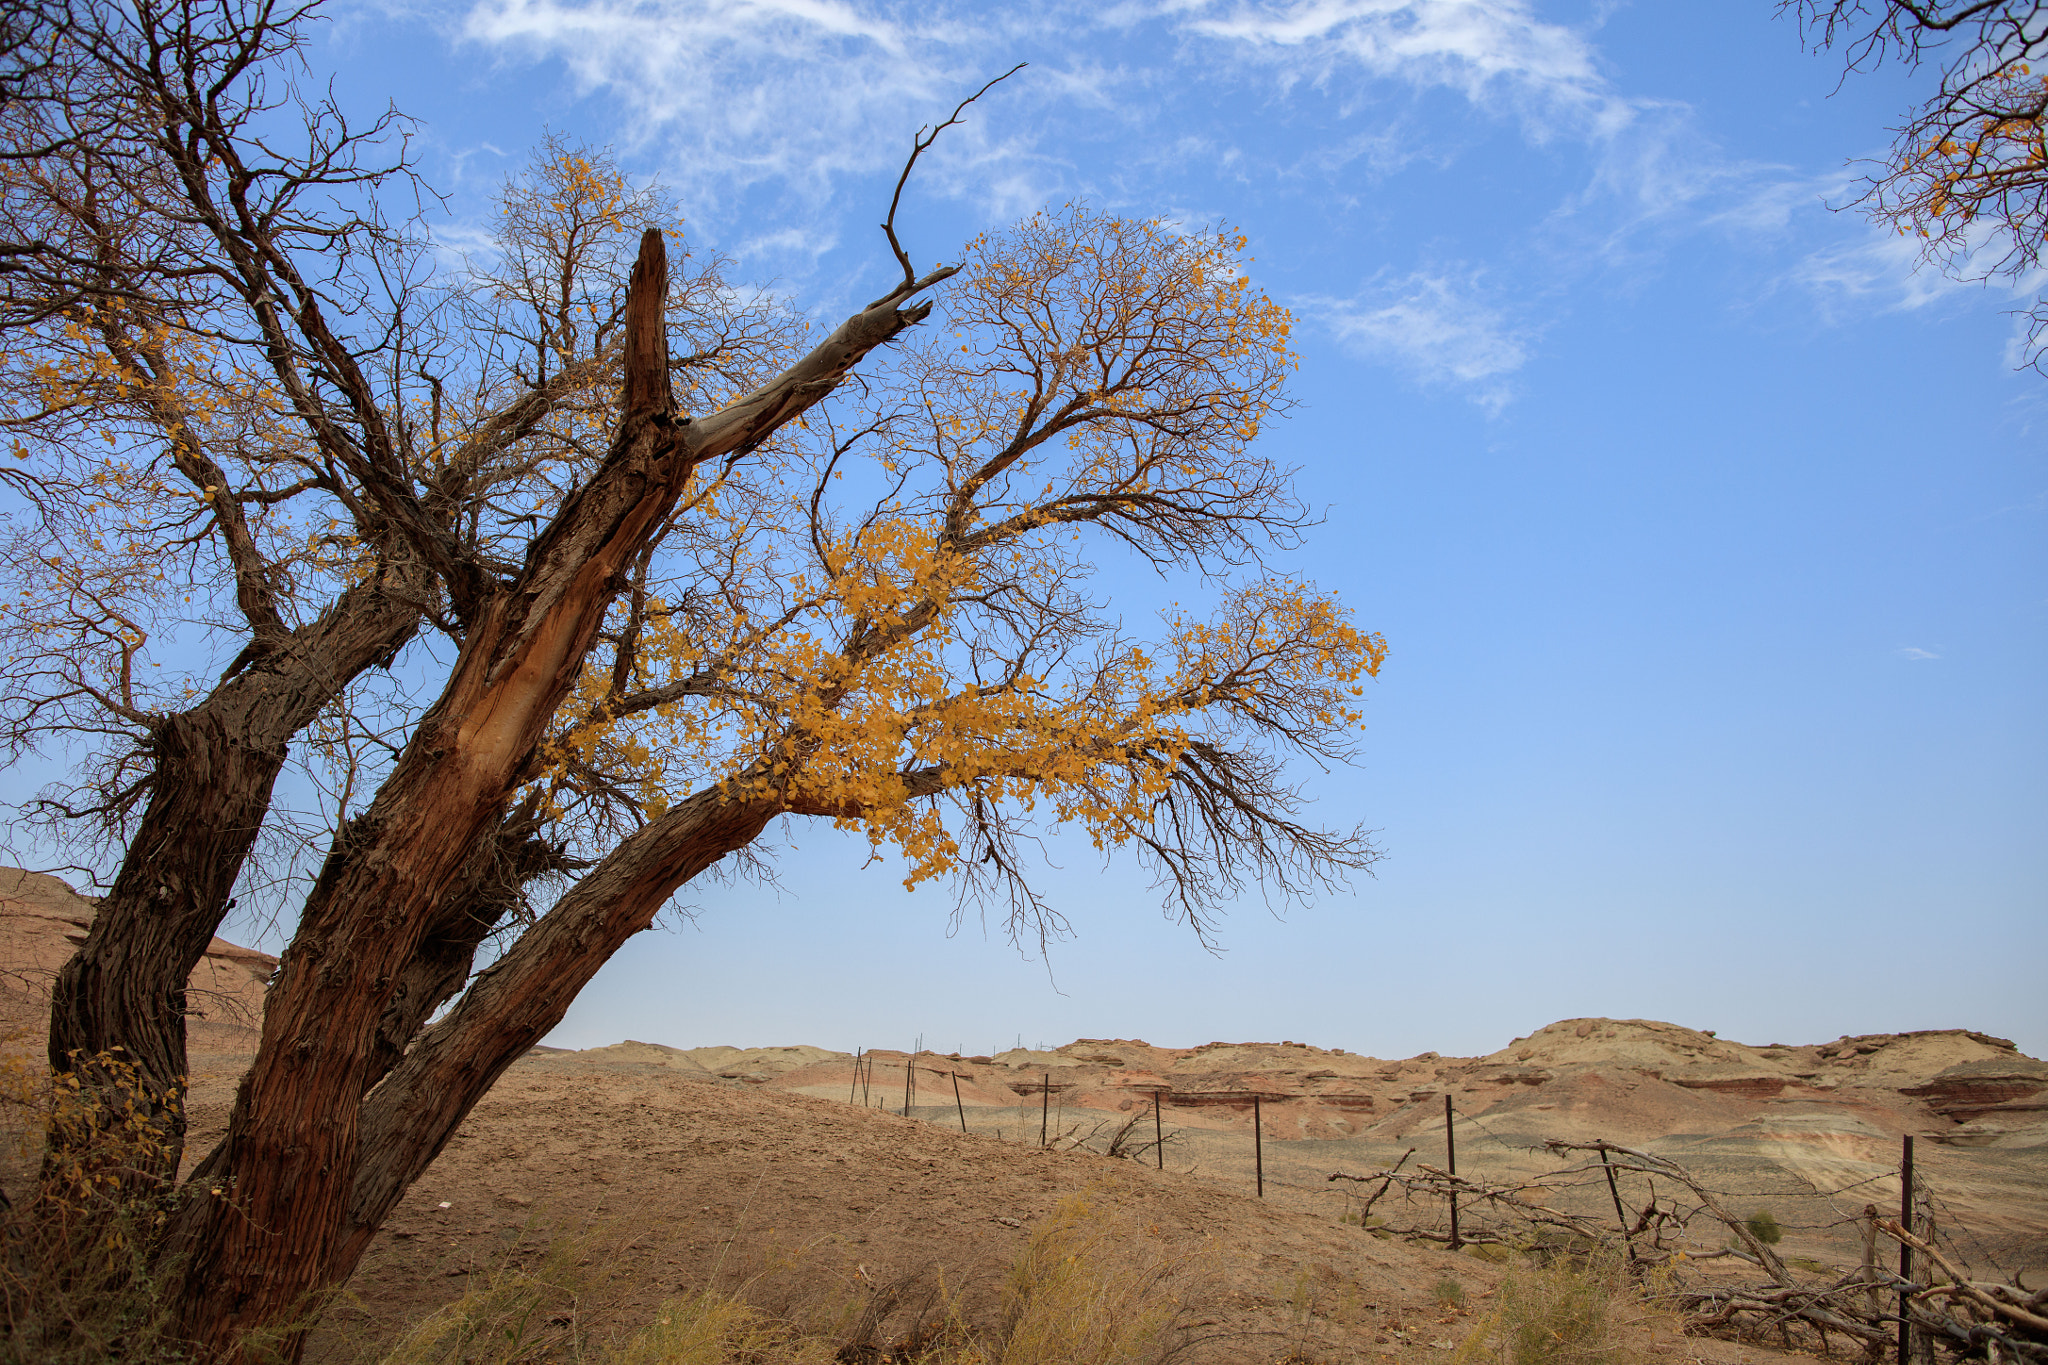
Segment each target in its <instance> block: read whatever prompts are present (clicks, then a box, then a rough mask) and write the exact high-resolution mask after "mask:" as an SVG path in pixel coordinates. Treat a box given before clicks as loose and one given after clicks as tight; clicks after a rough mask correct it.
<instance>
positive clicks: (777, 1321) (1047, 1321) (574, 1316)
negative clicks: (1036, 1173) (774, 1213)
mask: <svg viewBox="0 0 2048 1365" xmlns="http://www.w3.org/2000/svg"><path fill="white" fill-rule="evenodd" d="M617 1259H618V1258H617V1257H616V1256H615V1255H608V1254H606V1253H605V1252H604V1251H603V1250H602V1249H601V1248H600V1247H598V1246H597V1245H596V1244H595V1243H594V1241H593V1239H592V1238H591V1237H590V1236H589V1235H587V1234H586V1235H581V1236H560V1237H557V1238H555V1239H553V1240H552V1241H551V1242H550V1243H549V1245H548V1249H547V1252H546V1253H545V1255H544V1256H543V1257H542V1258H541V1259H539V1260H538V1261H535V1262H532V1263H530V1264H526V1265H511V1264H506V1265H503V1266H500V1267H499V1268H497V1269H495V1270H492V1271H489V1272H486V1273H484V1274H482V1275H480V1276H477V1277H476V1279H475V1282H474V1283H472V1285H471V1287H470V1288H469V1290H468V1292H466V1293H465V1294H464V1295H463V1296H462V1297H461V1298H460V1299H458V1300H456V1301H455V1302H454V1303H452V1304H449V1305H448V1306H447V1307H446V1308H443V1309H442V1310H440V1311H439V1312H437V1313H435V1314H433V1315H432V1316H430V1317H429V1318H427V1319H426V1320H425V1321H423V1322H421V1323H419V1324H418V1325H417V1326H415V1327H414V1328H413V1329H412V1330H411V1331H410V1332H408V1333H407V1334H406V1335H405V1336H404V1337H402V1338H401V1339H400V1340H399V1341H398V1342H397V1343H396V1344H395V1345H394V1346H393V1347H392V1348H391V1349H390V1350H389V1351H387V1352H386V1353H384V1354H383V1355H382V1356H381V1358H380V1360H379V1362H378V1365H539V1363H540V1362H550V1361H565V1362H566V1361H577V1362H590V1363H591V1365H866V1363H867V1362H885V1361H914V1362H918V1365H1154V1363H1155V1362H1164V1361H1166V1360H1168V1359H1169V1358H1171V1357H1172V1356H1173V1355H1174V1354H1175V1353H1176V1352H1177V1350H1178V1349H1179V1348H1180V1347H1181V1346H1182V1345H1183V1344H1185V1332H1184V1327H1185V1324H1186V1322H1187V1320H1188V1308H1187V1303H1188V1301H1189V1298H1190V1296H1191V1295H1192V1294H1195V1293H1198V1292H1199V1291H1200V1290H1201V1289H1202V1288H1203V1287H1204V1284H1205V1281H1206V1279H1207V1277H1208V1275H1209V1273H1210V1270H1209V1265H1208V1262H1209V1259H1210V1257H1209V1255H1208V1253H1207V1252H1206V1250H1204V1251H1198V1252H1196V1253H1195V1254H1193V1255H1178V1256H1176V1255H1173V1254H1171V1253H1169V1252H1168V1251H1167V1250H1166V1248H1165V1246H1164V1244H1163V1242H1162V1241H1161V1239H1160V1238H1159V1237H1158V1236H1157V1235H1156V1230H1152V1229H1148V1228H1145V1227H1143V1226H1140V1225H1139V1224H1138V1222H1137V1220H1136V1219H1135V1218H1133V1217H1132V1216H1130V1215H1129V1214H1128V1213H1126V1212H1125V1211H1123V1210H1121V1209H1119V1208H1118V1207H1117V1206H1116V1205H1115V1204H1114V1203H1112V1202H1109V1201H1107V1200H1104V1199H1101V1198H1098V1197H1092V1196H1090V1195H1079V1196H1075V1197H1072V1198H1069V1199H1067V1200H1066V1201H1064V1202H1063V1203H1062V1204H1061V1205H1060V1206H1059V1207H1058V1208H1057V1209H1056V1210H1055V1211H1054V1212H1053V1213H1052V1214H1051V1215H1050V1216H1049V1217H1047V1218H1046V1219H1045V1220H1044V1221H1042V1222H1040V1223H1039V1224H1037V1225H1036V1226H1035V1227H1034V1228H1033V1229H1032V1230H1031V1234H1030V1237H1029V1240H1028V1241H1027V1242H1026V1244H1025V1247H1024V1249H1023V1251H1022V1252H1021V1253H1019V1255H1018V1257H1017V1259H1016V1261H1015V1263H1014V1264H1013V1265H1012V1266H1011V1267H1010V1271H1009V1274H1008V1276H1007V1278H1006V1280H1005V1283H1004V1287H1003V1297H1002V1308H1001V1311H1000V1314H999V1316H998V1318H997V1319H996V1320H994V1321H992V1322H987V1323H976V1322H971V1321H969V1320H968V1319H967V1317H966V1316H965V1314H964V1312H963V1308H962V1299H961V1296H959V1295H958V1294H955V1293H952V1292H950V1291H949V1289H948V1286H947V1284H946V1282H945V1279H944V1277H943V1276H942V1275H941V1274H939V1273H938V1272H936V1271H920V1272H915V1273H912V1274H909V1275H905V1276H902V1277H899V1278H896V1279H894V1280H890V1281H887V1282H876V1281H873V1280H870V1279H869V1278H868V1277H867V1275H866V1272H865V1271H862V1270H858V1269H857V1270H856V1271H855V1272H854V1273H853V1274H852V1275H851V1276H848V1275H843V1274H840V1273H837V1272H835V1271H832V1270H829V1269H827V1268H826V1267H824V1266H823V1265H822V1264H820V1263H819V1258H814V1257H811V1256H808V1255H806V1254H805V1253H803V1252H791V1253H782V1254H779V1255H777V1256H775V1257H772V1258H771V1259H770V1261H769V1263H768V1264H766V1265H764V1266H763V1267H761V1268H760V1269H758V1270H757V1271H755V1272H754V1273H752V1274H749V1275H748V1276H746V1277H745V1278H744V1279H743V1280H742V1281H741V1282H740V1283H739V1284H738V1285H737V1286H735V1287H733V1288H731V1289H729V1290H719V1289H706V1290H703V1291H701V1292H698V1293H694V1294H686V1295H683V1296H680V1297H678V1298H675V1299H671V1300H670V1301H668V1302H667V1303H665V1304H663V1305H662V1307H661V1308H660V1309H659V1310H658V1311H657V1312H656V1314H655V1316H654V1320H653V1321H652V1322H650V1323H648V1324H647V1325H646V1326H645V1327H643V1328H641V1329H640V1330H639V1331H637V1332H635V1333H633V1334H632V1335H630V1336H627V1337H624V1338H623V1339H619V1340H614V1341H601V1340H596V1339H594V1338H593V1337H592V1335H591V1334H590V1333H588V1332H586V1331H584V1330H583V1329H582V1327H581V1323H582V1320H583V1318H584V1316H585V1313H586V1310H587V1309H588V1308H589V1307H590V1306H591V1305H593V1304H595V1303H598V1302H601V1301H603V1300H605V1299H606V1298H608V1297H609V1295H610V1288H611V1286H612V1282H613V1280H614V1279H615V1276H616V1273H617V1272H616V1270H615V1266H616V1264H617Z"/></svg>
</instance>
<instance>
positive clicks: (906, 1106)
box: [903, 1052, 917, 1118]
mask: <svg viewBox="0 0 2048 1365" xmlns="http://www.w3.org/2000/svg"><path fill="white" fill-rule="evenodd" d="M916 1074H917V1054H916V1053H915V1052H913V1053H911V1054H910V1058H909V1060H907V1061H905V1062H904V1063H903V1117H904V1118H909V1117H910V1078H911V1077H912V1076H915V1075H916Z"/></svg>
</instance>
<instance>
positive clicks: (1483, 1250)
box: [1465, 1242, 1515, 1265]
mask: <svg viewBox="0 0 2048 1365" xmlns="http://www.w3.org/2000/svg"><path fill="white" fill-rule="evenodd" d="M1465 1254H1466V1255H1467V1256H1470V1257H1471V1258H1472V1259H1473V1260H1475V1261H1484V1262H1486V1263H1487V1264H1488V1265H1506V1264H1507V1263H1508V1262H1509V1261H1512V1260H1514V1259H1515V1253H1514V1251H1513V1249H1512V1248H1510V1247H1506V1246H1503V1245H1501V1244H1500V1243H1499V1242H1475V1243H1473V1244H1472V1245H1470V1246H1467V1247H1466V1248H1465Z"/></svg>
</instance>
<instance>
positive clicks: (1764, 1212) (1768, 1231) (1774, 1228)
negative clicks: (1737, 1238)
mask: <svg viewBox="0 0 2048 1365" xmlns="http://www.w3.org/2000/svg"><path fill="white" fill-rule="evenodd" d="M1742 1225H1743V1226H1744V1227H1746V1228H1748V1229H1749V1235H1750V1236H1752V1237H1754V1238H1756V1239H1757V1240H1758V1241H1759V1242H1762V1243H1763V1244H1764V1245H1766V1246H1776V1245H1777V1244H1778V1243H1779V1242H1782V1241H1783V1240H1785V1230H1784V1229H1783V1228H1781V1227H1779V1226H1778V1220H1777V1219H1776V1218H1773V1217H1772V1216H1771V1211H1770V1210H1769V1209H1758V1210H1757V1211H1756V1212H1755V1213H1752V1214H1751V1215H1749V1217H1747V1218H1745V1219H1744V1220H1743V1222H1742Z"/></svg>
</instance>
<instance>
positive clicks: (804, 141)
mask: <svg viewBox="0 0 2048 1365" xmlns="http://www.w3.org/2000/svg"><path fill="white" fill-rule="evenodd" d="M462 35H463V36H464V37H465V38H467V39H468V40H470V41H473V42H477V43H481V44H485V45H488V46H491V47H494V48H497V49H499V50H501V51H503V52H505V53H507V54H508V55H517V56H522V57H526V58H530V59H538V60H555V61H559V62H560V63H561V64H562V66H563V68H564V69H565V70H566V71H567V73H568V74H569V76H570V78H571V79H572V80H573V81H574V82H575V84H576V86H577V87H578V89H579V90H580V91H581V92H582V93H585V94H588V93H591V92H593V91H597V90H600V89H602V90H603V92H604V93H605V95H606V96H607V97H608V98H609V99H610V100H612V101H614V102H616V103H617V104H618V105H619V106H620V114H621V119H620V123H621V128H620V131H621V133H622V134H623V135H624V136H625V137H626V138H627V139H629V140H631V141H637V142H641V143H646V142H654V141H659V142H661V143H664V144H666V145H668V146H670V147H672V148H673V149H674V151H675V153H676V155H674V156H673V157H672V158H671V160H672V163H673V164H674V165H675V166H676V168H677V170H678V171H679V172H680V173H681V174H682V175H683V176H685V177H689V178H695V179H697V180H699V181H701V183H698V184H693V185H691V186H690V188H691V189H692V190H695V191H697V192H699V193H703V192H707V191H713V190H731V189H732V188H734V187H736V186H737V187H744V186H746V185H749V184H756V183H760V182H763V181H781V182H785V183H787V184H788V185H790V186H791V187H793V188H795V189H798V190H800V191H806V192H811V193H816V192H819V191H821V190H823V189H825V188H828V187H829V182H830V181H831V179H832V178H833V177H834V176H835V175H837V174H839V173H842V172H845V171H847V170H857V169H867V168H872V167H874V166H876V165H878V164H880V163H883V162H887V161H889V160H892V159H895V160H900V159H901V158H902V156H903V154H904V150H905V148H904V146H903V142H904V136H905V133H906V131H907V130H908V129H910V128H915V127H916V126H917V124H918V122H919V121H920V118H919V116H920V115H926V114H928V112H929V109H930V107H931V106H932V105H933V104H934V103H936V101H937V100H938V99H940V98H941V97H942V96H943V94H945V93H946V92H948V91H950V90H951V89H952V88H953V85H954V84H956V83H957V82H956V81H955V80H954V75H955V72H954V68H955V66H956V61H955V60H954V58H953V54H952V52H951V49H952V48H954V47H956V46H957V45H958V42H957V40H958V38H959V37H960V35H959V34H958V33H957V32H956V31H955V29H954V26H951V25H949V24H947V23H946V21H945V20H944V19H943V18H936V19H934V20H933V21H932V22H930V23H922V24H916V25H909V24H905V23H902V22H899V21H898V20H897V19H896V18H894V17H893V16H892V15H890V14H889V13H887V12H886V11H884V10H881V9H880V8H878V7H875V6H864V5H859V4H853V3H846V2H845V0H737V2H735V3H716V2H715V0H679V2H678V3H666V4H661V3H657V4H648V3H641V2H640V0H478V3H476V4H475V5H474V6H473V7H472V8H471V9H470V10H469V12H468V15H467V17H466V19H465V21H464V24H463V27H462Z"/></svg>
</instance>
